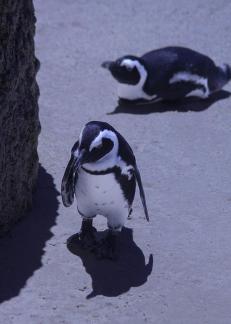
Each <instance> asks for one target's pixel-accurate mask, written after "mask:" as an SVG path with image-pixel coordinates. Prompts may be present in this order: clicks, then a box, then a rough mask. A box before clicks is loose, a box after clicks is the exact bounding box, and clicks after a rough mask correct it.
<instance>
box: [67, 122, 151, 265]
mask: <svg viewBox="0 0 231 324" xmlns="http://www.w3.org/2000/svg"><path fill="white" fill-rule="evenodd" d="M136 182H137V183H138V186H139V191H140V196H141V200H142V203H143V207H144V211H145V215H146V218H147V220H149V216H148V211H147V207H146V202H145V195H144V190H143V186H142V182H141V177H140V173H139V170H138V168H137V165H136V159H135V156H134V154H133V152H132V149H131V147H130V146H129V144H128V143H127V142H126V140H125V139H124V138H123V137H122V135H120V134H119V133H118V132H117V131H116V130H115V129H114V128H113V127H112V126H111V125H109V124H107V123H104V122H100V121H92V122H89V123H87V124H86V125H85V127H84V128H83V130H82V132H81V133H80V136H79V140H78V141H77V142H76V143H75V144H74V146H73V148H72V153H71V159H70V161H69V163H68V165H67V168H66V171H65V173H64V176H63V180H62V186H61V194H62V200H63V204H64V205H65V206H66V207H68V206H70V205H71V204H72V203H73V200H74V196H76V200H77V208H78V212H79V214H80V215H81V216H82V227H81V231H80V234H79V241H80V243H81V245H82V247H83V248H84V247H85V248H90V249H94V250H95V251H96V252H97V254H98V255H99V257H102V258H112V259H113V258H114V257H115V255H116V236H117V234H118V233H119V232H120V231H121V229H122V228H123V226H124V223H125V219H126V218H127V217H128V215H129V214H130V213H131V210H132V203H133V200H134V196H135V189H136ZM97 214H99V215H102V216H105V217H106V218H107V224H108V228H109V231H108V235H107V237H106V239H104V240H103V241H101V242H100V243H98V244H96V241H95V231H96V229H95V228H94V227H93V226H92V222H93V218H94V217H95V216H96V215H97Z"/></svg>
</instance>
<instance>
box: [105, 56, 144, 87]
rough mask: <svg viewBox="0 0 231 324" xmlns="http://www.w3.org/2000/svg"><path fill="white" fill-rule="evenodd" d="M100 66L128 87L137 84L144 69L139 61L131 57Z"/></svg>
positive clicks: (107, 62)
mask: <svg viewBox="0 0 231 324" xmlns="http://www.w3.org/2000/svg"><path fill="white" fill-rule="evenodd" d="M101 66H102V67H103V68H105V69H108V70H109V71H110V72H111V74H112V76H113V77H114V78H115V79H116V80H117V81H118V82H120V83H125V84H130V85H136V84H137V83H139V81H140V78H141V71H142V70H143V68H144V67H143V63H142V61H141V59H140V58H138V57H136V56H133V55H126V56H123V57H121V58H119V59H117V60H116V61H106V62H103V63H102V65H101Z"/></svg>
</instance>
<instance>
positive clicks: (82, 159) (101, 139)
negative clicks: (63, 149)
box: [72, 121, 118, 171]
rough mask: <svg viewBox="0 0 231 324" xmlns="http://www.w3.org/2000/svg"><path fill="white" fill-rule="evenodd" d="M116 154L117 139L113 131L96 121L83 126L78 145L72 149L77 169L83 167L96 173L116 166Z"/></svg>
mask: <svg viewBox="0 0 231 324" xmlns="http://www.w3.org/2000/svg"><path fill="white" fill-rule="evenodd" d="M117 154H118V138H117V135H116V132H115V130H114V129H113V127H111V126H110V125H109V124H107V123H104V122H98V121H92V122H89V123H87V124H86V125H85V126H84V128H83V129H82V131H81V133H80V136H79V145H78V146H76V145H74V146H73V148H72V155H73V156H74V157H76V164H75V165H76V168H77V169H78V168H79V167H80V166H81V165H83V166H86V167H88V168H89V169H94V170H96V171H101V170H104V169H105V170H106V169H108V168H111V167H113V166H114V165H115V164H116V160H117ZM92 166H94V167H93V168H92Z"/></svg>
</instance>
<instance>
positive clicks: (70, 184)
mask: <svg viewBox="0 0 231 324" xmlns="http://www.w3.org/2000/svg"><path fill="white" fill-rule="evenodd" d="M78 146H79V143H78V142H76V143H75V145H74V146H73V148H72V153H71V158H70V160H69V162H68V164H67V167H66V170H65V172H64V176H63V179H62V184H61V196H62V201H63V204H64V206H65V207H69V206H71V205H72V203H73V201H74V195H75V185H76V182H77V180H78V173H77V172H76V171H75V160H76V157H75V156H74V155H73V149H77V148H78Z"/></svg>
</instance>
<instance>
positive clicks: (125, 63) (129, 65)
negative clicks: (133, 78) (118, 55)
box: [120, 59, 138, 70]
mask: <svg viewBox="0 0 231 324" xmlns="http://www.w3.org/2000/svg"><path fill="white" fill-rule="evenodd" d="M137 63H138V62H137V61H132V60H129V59H125V60H123V61H122V62H121V64H120V65H121V66H125V67H126V68H127V69H129V70H132V69H133V68H134V67H135V66H137Z"/></svg>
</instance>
